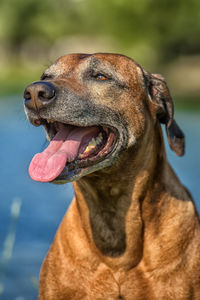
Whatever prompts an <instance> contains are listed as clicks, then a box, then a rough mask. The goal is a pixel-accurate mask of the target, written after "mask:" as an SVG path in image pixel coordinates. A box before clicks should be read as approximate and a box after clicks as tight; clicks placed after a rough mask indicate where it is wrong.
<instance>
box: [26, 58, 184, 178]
mask: <svg viewBox="0 0 200 300" xmlns="http://www.w3.org/2000/svg"><path fill="white" fill-rule="evenodd" d="M24 97H25V112H26V114H27V117H28V119H29V121H30V122H31V123H33V124H34V125H36V126H38V125H44V127H45V130H46V133H47V138H48V140H49V141H50V145H49V147H48V148H47V149H46V150H44V152H43V153H40V154H37V155H36V156H35V157H34V158H33V160H32V162H31V165H30V168H29V173H30V175H31V177H32V178H33V179H34V180H38V181H54V182H63V183H64V182H68V181H73V180H76V179H78V178H80V177H82V176H84V175H87V174H89V173H91V172H94V171H97V170H99V169H102V168H105V167H109V166H111V165H112V164H113V163H114V162H115V161H116V160H117V159H119V158H120V154H121V153H122V152H123V150H124V149H127V148H129V147H134V145H136V144H137V143H138V142H139V141H141V140H142V139H143V138H144V136H145V135H147V134H148V132H149V129H150V128H152V127H153V126H154V125H155V123H156V122H158V120H159V121H160V122H162V123H165V124H166V125H167V127H168V129H169V131H170V132H169V134H168V136H169V140H170V141H171V138H172V137H173V140H174V137H175V138H177V136H178V135H179V136H178V138H179V140H180V139H181V140H182V139H183V136H182V135H181V131H180V130H179V128H178V127H177V125H176V123H175V122H174V121H173V104H172V101H171V98H170V95H169V91H168V89H167V87H166V83H165V81H164V80H163V78H162V77H160V76H159V75H154V76H153V75H151V74H149V73H147V72H146V71H144V70H143V69H142V68H141V67H140V66H139V65H138V64H137V63H136V62H134V61H133V60H132V59H130V58H128V57H125V56H122V55H117V54H93V55H87V54H71V55H66V56H63V57H61V58H60V59H58V60H57V61H56V62H55V63H54V64H53V65H51V66H50V67H49V68H48V69H47V70H46V71H45V72H44V73H43V75H42V77H41V81H39V82H35V83H33V84H31V85H29V86H28V87H27V88H26V90H25V93H24ZM171 127H173V128H172V129H171ZM174 127H175V128H174ZM177 128H178V129H177ZM174 129H176V134H174ZM177 130H178V134H177ZM172 135H173V136H172ZM174 141H175V140H174ZM174 141H173V143H175V144H173V145H172V144H171V147H172V148H173V150H175V151H176V152H177V154H179V155H181V154H182V152H181V151H182V150H181V151H179V150H180V145H178V146H177V142H176V141H175V142H174ZM174 145H175V146H174ZM175 148H176V149H175ZM182 148H183V147H182ZM182 148H181V149H182ZM177 149H178V150H177ZM178 152H179V153H178Z"/></svg>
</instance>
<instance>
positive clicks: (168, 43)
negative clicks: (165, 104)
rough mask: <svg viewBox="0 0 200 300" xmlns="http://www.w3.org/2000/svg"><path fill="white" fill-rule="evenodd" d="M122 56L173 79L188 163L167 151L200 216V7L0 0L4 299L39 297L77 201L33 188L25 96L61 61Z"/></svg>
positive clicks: (151, 1)
mask: <svg viewBox="0 0 200 300" xmlns="http://www.w3.org/2000/svg"><path fill="white" fill-rule="evenodd" d="M72 52H83V53H91V52H114V53H123V54H125V55H128V56H130V57H132V58H134V59H135V60H136V61H138V62H139V63H140V64H141V65H142V66H143V67H144V68H145V69H147V70H148V71H150V72H156V73H161V74H162V75H164V76H165V78H166V80H167V82H168V85H169V87H170V90H171V93H172V96H173V99H174V102H175V115H176V120H177V122H178V123H179V125H180V127H181V128H182V129H183V131H184V132H185V135H186V155H185V156H184V157H183V158H178V157H176V156H175V155H174V154H173V153H172V152H170V150H169V148H168V146H167V152H168V157H169V160H170V162H171V163H172V164H173V166H174V168H175V170H176V172H177V174H178V175H179V177H180V178H181V180H182V182H183V183H184V184H185V185H186V186H187V187H189V189H190V191H191V193H192V195H193V197H194V199H195V202H196V205H197V208H198V210H200V197H199V194H200V181H199V178H200V159H199V149H200V1H199V0H190V1H188V0H176V1H174V0H163V1H160V0H107V1H102V0H95V1H94V0H57V1H53V0H52V1H51V0H42V1H41V0H1V2H0V181H1V185H0V299H4V300H7V299H8V300H12V299H15V300H25V299H26V300H32V299H37V288H38V274H39V269H40V265H41V263H42V260H43V258H44V255H45V253H46V251H47V249H48V247H49V245H50V243H51V242H52V240H53V237H54V234H55V231H56V228H57V227H58V224H59V222H60V220H61V219H62V217H63V215H64V213H65V211H66V209H67V207H68V205H69V204H70V201H71V199H72V197H73V190H72V186H71V184H66V185H64V186H55V185H51V184H40V183H36V182H33V181H31V179H30V178H29V177H28V173H27V169H28V164H29V162H30V160H31V158H32V156H33V155H34V154H35V153H36V152H39V151H41V150H42V149H43V148H44V147H45V145H46V142H45V135H44V132H43V130H42V128H34V127H33V126H31V125H30V124H28V122H27V121H26V118H25V116H24V113H23V90H24V87H25V86H26V85H27V84H29V83H30V82H32V81H37V80H38V79H39V76H40V75H41V73H42V72H43V70H44V69H45V68H46V67H47V66H48V65H50V64H51V63H52V62H54V61H55V59H57V58H58V57H59V56H61V55H64V54H67V53H72Z"/></svg>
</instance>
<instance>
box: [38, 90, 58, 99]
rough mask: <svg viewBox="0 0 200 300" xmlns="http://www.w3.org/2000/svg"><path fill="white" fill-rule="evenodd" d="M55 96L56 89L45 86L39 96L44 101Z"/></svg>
mask: <svg viewBox="0 0 200 300" xmlns="http://www.w3.org/2000/svg"><path fill="white" fill-rule="evenodd" d="M54 96H55V90H54V89H50V88H49V87H48V88H44V89H43V90H40V91H38V98H39V99H40V100H42V101H48V100H50V99H52V98H53V97H54Z"/></svg>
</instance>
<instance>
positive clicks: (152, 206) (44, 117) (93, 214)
mask: <svg viewBox="0 0 200 300" xmlns="http://www.w3.org/2000/svg"><path fill="white" fill-rule="evenodd" d="M25 110H26V114H27V116H28V119H29V120H30V122H32V123H33V124H34V125H44V127H45V130H46V132H47V138H48V139H49V140H50V141H51V142H50V145H49V147H48V148H47V149H46V150H45V151H44V152H42V153H40V154H37V155H36V156H35V157H34V158H33V160H32V162H31V164H30V168H29V173H30V175H31V177H32V178H33V179H34V180H38V181H42V182H48V181H53V182H55V183H65V182H69V181H74V180H76V181H75V182H74V183H73V184H74V191H75V198H74V200H73V202H72V204H71V206H70V208H69V210H68V212H67V214H66V215H65V217H64V219H63V221H62V223H61V225H60V227H59V229H58V232H57V234H56V237H55V240H54V242H53V245H52V246H51V248H50V251H49V253H48V254H47V257H46V259H45V261H44V263H43V266H42V270H41V276H40V296H39V299H45V300H50V299H51V300H58V299H63V300H64V299H73V300H80V299H91V300H94V299H102V300H108V299H110V300H111V299H112V300H114V299H126V300H134V299H135V300H161V299H171V300H191V299H196V300H199V299H200V225H199V218H198V216H197V213H196V210H195V207H194V204H193V202H192V199H191V196H190V194H189V192H188V191H187V190H186V188H185V187H184V186H183V185H182V184H181V183H180V182H179V180H178V178H177V177H176V175H175V174H174V172H173V170H172V168H171V167H170V165H169V163H168V161H167V158H166V153H165V148H164V142H163V135H162V130H161V126H160V123H163V124H165V125H166V130H167V135H168V140H169V144H170V147H171V149H172V150H173V151H175V152H176V154H177V155H183V153H184V136H183V133H182V132H181V130H180V129H179V127H178V125H177V124H176V123H175V121H174V119H173V103H172V99H171V96H170V93H169V90H168V88H167V85H166V82H165V80H164V79H163V78H162V77H161V76H160V75H156V74H150V73H148V72H146V71H145V70H144V69H142V68H141V67H140V66H139V65H138V64H137V63H136V62H135V61H133V60H132V59H130V58H128V57H125V56H122V55H117V54H101V53H99V54H92V55H87V54H72V55H67V56H63V57H61V58H60V59H58V60H57V61H56V62H55V63H54V64H53V65H52V66H50V67H49V68H48V69H47V70H46V71H45V72H44V73H43V75H42V77H41V81H39V82H36V83H33V84H31V85H29V86H28V87H27V88H26V90H25Z"/></svg>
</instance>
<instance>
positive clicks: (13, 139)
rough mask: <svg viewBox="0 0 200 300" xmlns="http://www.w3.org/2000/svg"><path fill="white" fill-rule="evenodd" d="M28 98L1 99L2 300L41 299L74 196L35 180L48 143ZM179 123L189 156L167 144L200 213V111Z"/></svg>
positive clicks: (184, 116)
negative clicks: (35, 162)
mask: <svg viewBox="0 0 200 300" xmlns="http://www.w3.org/2000/svg"><path fill="white" fill-rule="evenodd" d="M22 102H23V100H22V98H18V97H15V99H12V98H9V97H7V98H4V99H2V100H1V101H0V182H1V185H0V268H1V269H0V288H2V287H3V293H2V295H0V299H3V300H12V299H13V300H33V299H37V288H36V284H37V279H38V274H39V269H40V266H41V263H42V260H43V258H44V256H45V254H46V252H47V250H48V248H49V245H50V244H51V242H52V240H53V237H54V234H55V232H56V229H57V227H58V225H59V223H60V221H61V219H62V217H63V216H64V214H65V211H66V209H67V208H68V206H69V204H70V201H71V199H72V197H73V190H72V185H71V184H65V185H62V186H57V185H53V184H48V183H45V184H42V183H37V182H34V181H32V180H31V179H30V178H29V176H28V171H27V169H28V165H29V162H30V161H31V158H32V157H33V155H34V154H35V153H37V152H40V151H42V150H43V149H44V147H45V145H47V144H46V142H45V134H44V131H43V130H42V128H35V127H33V126H32V125H30V124H29V123H28V122H27V120H26V118H25V115H24V112H23V103H22ZM176 121H177V122H178V124H179V125H180V127H181V128H182V130H183V131H184V133H185V135H186V155H185V156H184V157H183V158H179V157H177V156H176V155H175V154H174V153H172V152H171V151H170V150H169V147H168V146H167V153H168V158H169V161H170V162H171V164H172V165H173V167H174V169H175V171H176V173H177V174H178V176H179V178H180V179H181V181H182V182H183V183H184V184H185V185H186V186H187V187H188V188H189V190H190V192H191V193H192V195H193V197H194V199H195V202H196V205H197V208H198V210H199V211H200V154H199V153H200V152H199V149H200V112H199V111H189V112H185V111H178V112H176ZM13 202H17V203H19V202H21V210H20V214H19V217H18V219H16V220H15V221H13V219H12V217H11V207H12V204H13ZM12 232H13V235H14V247H13V249H12V253H11V257H10V258H7V260H6V259H5V257H4V256H5V253H4V250H5V248H6V244H5V241H6V239H7V237H8V235H9V234H11V235H12ZM7 246H8V245H7ZM11 248H12V247H11ZM5 260H6V263H5Z"/></svg>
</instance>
